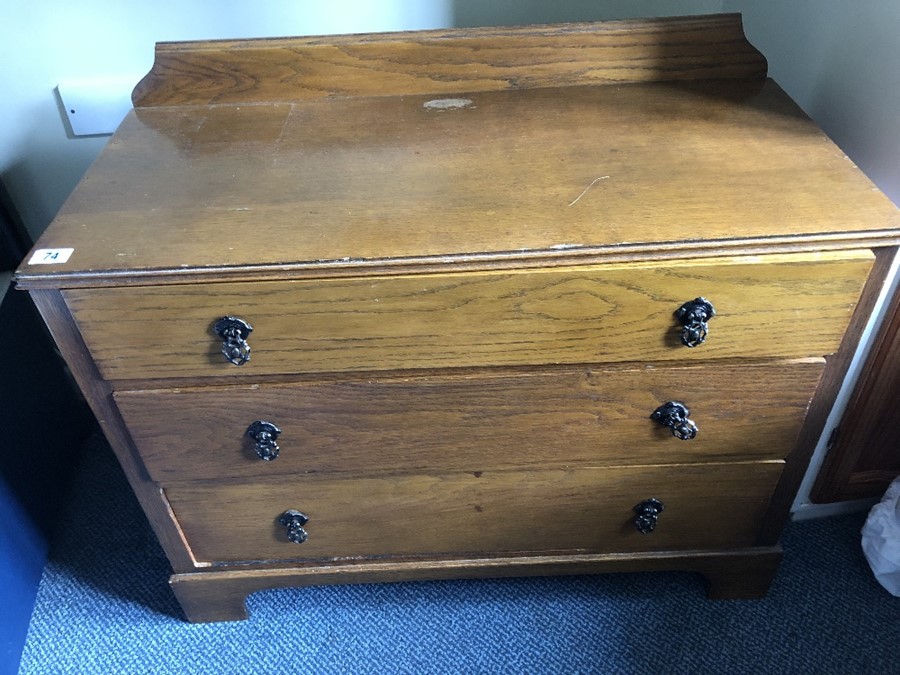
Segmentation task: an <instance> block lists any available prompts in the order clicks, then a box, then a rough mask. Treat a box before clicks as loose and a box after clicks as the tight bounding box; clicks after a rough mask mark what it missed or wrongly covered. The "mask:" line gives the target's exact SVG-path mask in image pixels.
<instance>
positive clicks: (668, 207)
mask: <svg viewBox="0 0 900 675" xmlns="http://www.w3.org/2000/svg"><path fill="white" fill-rule="evenodd" d="M473 96H474V98H472V100H473V105H472V106H471V107H469V108H465V109H460V110H445V111H434V110H427V109H425V108H424V107H423V104H424V103H425V102H426V101H427V100H428V99H427V98H426V97H421V96H420V97H386V98H377V99H341V100H332V99H328V100H322V101H309V102H305V103H298V104H294V105H287V104H285V105H274V104H273V105H268V104H267V105H260V106H213V107H200V108H174V109H169V108H166V109H145V110H140V111H138V114H137V115H136V116H133V117H129V118H128V119H127V120H126V121H125V123H124V124H123V127H122V128H121V129H120V130H119V132H118V134H117V135H116V136H115V137H114V138H113V140H112V141H111V142H110V144H109V146H108V147H107V148H106V150H105V151H104V153H103V154H102V156H101V157H100V158H99V159H98V160H97V162H96V163H95V164H94V165H93V166H92V168H91V169H90V171H89V173H88V174H87V176H86V177H85V179H84V181H83V182H82V183H81V185H80V186H79V187H78V189H77V190H76V191H75V193H74V194H73V195H72V196H71V198H70V199H69V200H68V201H67V203H66V205H65V206H64V207H63V209H62V211H61V212H60V214H59V215H58V217H57V219H56V221H55V222H54V224H53V225H51V226H50V228H48V230H47V232H46V233H45V235H44V236H43V237H42V240H41V242H40V243H39V244H38V246H40V247H41V248H69V247H71V248H74V249H75V252H74V253H73V255H72V257H71V258H70V259H69V261H68V262H66V263H65V264H60V265H30V266H29V265H27V264H26V265H23V266H22V267H21V268H20V270H19V283H20V284H24V285H41V284H51V285H54V286H60V285H73V284H78V283H81V284H94V285H96V284H102V283H110V282H112V283H116V284H125V283H147V282H148V280H149V281H151V282H152V277H154V276H159V275H164V276H166V275H167V277H168V280H169V281H170V282H171V281H173V280H175V281H177V282H179V283H184V282H187V281H190V280H191V279H194V278H198V277H200V278H210V277H214V278H215V279H217V280H220V279H222V278H224V276H225V275H228V274H231V275H232V276H234V275H235V274H239V275H240V277H241V278H242V279H247V278H249V277H251V276H253V275H256V276H261V275H270V276H272V275H276V276H277V275H283V274H284V273H285V270H287V271H288V272H290V273H291V274H292V275H293V276H295V277H299V276H314V275H323V274H325V275H327V274H343V275H347V274H352V275H355V276H361V275H367V276H371V275H379V274H383V273H385V271H386V270H390V269H393V268H395V267H397V266H398V265H399V266H401V267H403V269H404V271H406V272H407V273H409V272H417V271H419V270H420V269H421V268H423V267H429V266H430V267H431V268H432V269H434V268H440V269H441V270H453V269H454V268H456V267H458V266H460V265H468V266H476V267H479V268H481V269H490V268H492V267H496V266H498V265H506V266H510V265H513V266H520V265H523V264H530V265H532V266H533V265H535V264H539V265H542V266H544V265H566V264H572V263H573V262H578V261H580V260H582V259H584V258H585V257H587V258H589V259H590V258H593V259H596V260H598V261H600V262H602V261H604V260H605V259H607V258H609V257H617V256H618V257H621V256H623V255H629V256H643V257H644V258H647V257H654V258H657V259H658V258H661V257H673V256H676V257H682V258H683V257H689V256H694V255H698V254H699V255H707V256H708V255H710V254H711V253H713V252H715V253H718V254H719V255H721V254H723V253H725V254H730V251H734V252H735V254H739V253H740V252H751V253H758V252H761V251H767V252H771V251H772V250H773V248H775V249H776V250H777V248H778V247H783V248H790V247H804V248H805V249H806V250H809V249H815V250H821V249H823V248H854V247H856V248H865V247H869V246H872V245H887V244H896V243H898V242H900V213H898V211H897V209H896V208H895V207H894V206H893V205H892V204H891V203H890V202H889V201H888V200H887V199H886V198H885V197H884V196H883V195H882V194H880V193H879V192H878V191H877V190H875V189H874V186H873V185H872V183H871V182H870V181H869V180H868V179H866V178H865V176H864V175H863V174H861V173H860V172H859V171H858V170H856V168H855V167H854V166H853V165H852V164H851V163H850V162H849V161H848V160H847V158H846V157H845V156H844V154H843V153H842V152H841V151H840V150H839V149H838V148H836V147H835V146H834V145H833V144H832V143H831V142H830V141H828V139H827V138H826V137H825V136H824V135H823V134H822V132H821V131H820V130H818V129H817V128H816V127H815V126H814V125H813V124H812V123H811V122H810V121H809V119H807V118H806V117H805V116H804V115H803V113H802V112H801V111H800V110H799V109H798V108H797V107H796V106H795V105H794V104H793V103H791V101H790V100H789V99H788V98H787V97H786V96H785V94H784V93H783V92H782V91H781V90H780V89H778V87H777V86H776V85H774V84H773V83H771V82H768V83H758V82H753V83H749V84H748V83H746V82H722V83H709V82H699V83H693V84H689V83H684V84H679V85H678V86H673V85H664V84H649V85H629V86H622V87H573V88H569V89H563V90H561V89H533V90H523V91H508V92H485V93H482V94H479V95H477V96H475V95H473ZM613 130H614V131H613ZM603 176H609V178H608V179H604V180H601V181H599V182H596V183H595V180H596V179H597V178H601V177H603ZM588 188H589V189H588ZM585 190H587V192H585ZM579 197H580V199H579ZM576 200H577V201H576Z"/></svg>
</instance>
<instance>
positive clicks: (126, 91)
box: [56, 76, 141, 136]
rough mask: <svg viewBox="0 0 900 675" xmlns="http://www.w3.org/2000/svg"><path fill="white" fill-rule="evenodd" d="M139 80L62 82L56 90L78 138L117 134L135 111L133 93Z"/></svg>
mask: <svg viewBox="0 0 900 675" xmlns="http://www.w3.org/2000/svg"><path fill="white" fill-rule="evenodd" d="M140 79H141V78H140V76H136V77H104V78H99V77H98V78H91V79H88V78H84V79H71V80H64V81H62V82H60V83H59V84H58V85H57V87H56V91H57V94H58V95H59V99H60V101H61V102H62V105H63V107H64V108H65V111H66V117H67V118H68V120H69V126H70V127H71V129H72V133H73V134H74V135H75V136H98V135H103V134H111V133H113V132H114V131H115V130H116V129H117V128H118V126H119V124H120V123H121V122H122V119H123V118H124V117H125V115H127V114H128V111H129V110H131V90H132V89H134V85H135V83H136V82H138V81H139V80H140Z"/></svg>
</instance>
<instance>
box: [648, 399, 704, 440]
mask: <svg viewBox="0 0 900 675" xmlns="http://www.w3.org/2000/svg"><path fill="white" fill-rule="evenodd" d="M690 414H691V411H690V410H688V408H687V406H686V405H685V404H684V403H679V402H678V401H669V402H668V403H663V404H662V405H661V406H659V407H658V408H657V409H656V410H654V411H653V414H652V415H650V419H651V420H653V421H654V422H659V423H660V424H662V425H663V426H664V427H669V428H670V429H671V430H672V435H673V436H674V437H675V438H680V439H681V440H682V441H689V440H691V439H692V438H694V437H695V436H696V435H697V425H696V424H694V421H693V420H690V419H688V415H690Z"/></svg>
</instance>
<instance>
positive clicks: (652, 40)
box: [132, 14, 766, 107]
mask: <svg viewBox="0 0 900 675" xmlns="http://www.w3.org/2000/svg"><path fill="white" fill-rule="evenodd" d="M765 74H766V60H765V59H764V58H763V56H762V55H761V54H760V53H759V52H758V51H757V50H756V49H754V48H753V47H752V46H751V45H750V44H749V43H748V42H747V40H746V39H745V38H744V34H743V29H742V26H741V20H740V16H739V15H737V14H729V15H719V16H696V17H678V18H664V19H646V20H637V21H610V22H604V23H594V24H563V25H557V26H531V27H522V28H479V29H466V30H436V31H419V32H415V33H387V34H371V35H352V36H330V37H310V38H281V39H257V40H222V41H208V42H192V43H165V42H164V43H159V44H157V46H156V58H155V61H154V64H153V69H152V70H151V71H150V73H149V74H148V75H147V76H146V77H145V78H144V79H143V80H142V81H141V82H140V83H139V84H138V86H137V87H136V88H135V91H134V94H133V96H132V99H133V101H134V105H135V106H136V107H148V106H172V105H208V104H213V103H254V102H260V101H266V102H268V101H295V100H301V99H306V98H318V97H324V96H385V95H404V94H441V93H453V92H459V91H486V90H493V89H507V88H532V87H552V86H566V85H577V84H598V83H601V84H602V83H608V82H617V83H623V82H642V81H652V80H656V81H660V80H661V81H671V80H696V79H723V78H759V77H764V76H765Z"/></svg>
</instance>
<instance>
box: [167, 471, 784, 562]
mask: <svg viewBox="0 0 900 675" xmlns="http://www.w3.org/2000/svg"><path fill="white" fill-rule="evenodd" d="M782 467H783V463H782V462H779V461H771V462H756V463H737V464H734V463H732V464H711V465H666V466H649V467H648V466H644V467H633V466H629V467H615V468H588V469H571V470H552V471H496V472H489V471H485V472H475V473H456V474H449V475H412V476H395V477H384V478H360V479H339V480H335V479H330V480H328V479H319V478H302V479H282V480H281V481H279V482H267V483H257V484H240V485H227V484H224V485H223V484H212V483H181V484H173V485H171V486H169V488H168V489H167V490H166V496H167V498H168V499H169V502H170V504H171V506H172V509H173V511H174V513H175V515H176V517H177V519H178V521H179V523H180V524H181V527H182V529H183V532H184V534H185V537H186V539H187V541H188V544H189V546H190V547H191V550H192V552H193V555H194V557H195V559H196V560H197V561H198V562H200V563H212V564H222V563H239V562H243V563H250V562H266V561H285V560H291V561H303V560H323V559H335V558H368V557H376V556H377V557H384V556H431V555H445V556H446V555H454V556H456V555H490V554H494V553H504V554H509V553H516V552H530V553H531V552H534V553H536V552H551V551H558V552H561V551H580V552H588V551H590V552H635V551H653V550H671V549H693V548H719V547H741V546H750V545H753V544H754V541H755V539H756V532H757V530H758V528H759V525H760V523H761V521H762V518H763V516H764V514H765V512H766V509H767V507H768V505H769V500H770V497H771V495H772V492H773V490H774V487H775V484H776V482H777V480H778V478H779V476H780V475H781V470H782ZM650 498H655V499H658V500H660V501H661V502H662V503H663V504H664V507H665V508H664V511H663V512H662V513H661V514H660V515H659V520H658V523H657V526H656V529H655V530H654V531H653V532H652V533H650V534H641V533H640V532H638V530H637V528H636V527H635V524H634V518H635V513H634V510H633V508H634V507H635V505H637V504H638V503H640V502H642V501H644V500H646V499H650ZM289 509H296V510H298V511H301V512H302V513H303V514H305V515H306V516H307V517H308V518H309V522H308V523H306V524H305V526H304V530H305V531H306V533H307V534H308V539H307V540H306V541H305V542H304V543H302V544H295V543H292V542H291V541H289V540H288V538H287V534H286V527H285V526H283V525H282V524H280V522H279V519H280V516H281V515H282V513H284V512H285V511H287V510H289Z"/></svg>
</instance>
